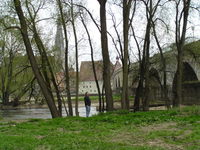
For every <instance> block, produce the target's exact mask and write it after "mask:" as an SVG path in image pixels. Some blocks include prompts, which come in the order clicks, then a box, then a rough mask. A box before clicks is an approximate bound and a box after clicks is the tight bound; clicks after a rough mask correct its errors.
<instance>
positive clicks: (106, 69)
mask: <svg viewBox="0 0 200 150" xmlns="http://www.w3.org/2000/svg"><path fill="white" fill-rule="evenodd" d="M98 2H99V4H100V23H101V47H102V56H103V81H104V86H105V97H106V104H107V105H106V108H107V111H112V110H113V97H112V89H111V83H110V81H111V74H110V70H111V69H110V68H111V67H110V57H109V52H108V38H107V25H106V24H107V23H106V2H107V0H98Z"/></svg>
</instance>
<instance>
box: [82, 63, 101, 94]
mask: <svg viewBox="0 0 200 150" xmlns="http://www.w3.org/2000/svg"><path fill="white" fill-rule="evenodd" d="M94 63H95V69H96V74H97V80H98V83H99V87H100V90H101V91H102V87H103V77H102V75H103V61H95V62H94ZM79 75H80V80H79V81H80V82H79V94H84V93H85V92H88V93H90V94H97V93H98V91H97V86H96V82H95V78H94V72H93V68H92V61H82V62H81V67H80V74H79Z"/></svg>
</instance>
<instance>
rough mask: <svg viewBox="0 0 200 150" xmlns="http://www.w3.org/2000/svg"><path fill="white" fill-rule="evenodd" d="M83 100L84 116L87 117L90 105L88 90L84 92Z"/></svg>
mask: <svg viewBox="0 0 200 150" xmlns="http://www.w3.org/2000/svg"><path fill="white" fill-rule="evenodd" d="M84 101H85V108H86V117H89V115H90V107H91V100H90V97H89V95H88V92H86V93H85V97H84Z"/></svg>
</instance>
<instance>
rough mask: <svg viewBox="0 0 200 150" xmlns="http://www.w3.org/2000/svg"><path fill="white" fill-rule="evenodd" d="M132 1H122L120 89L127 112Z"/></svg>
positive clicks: (123, 107)
mask: <svg viewBox="0 0 200 150" xmlns="http://www.w3.org/2000/svg"><path fill="white" fill-rule="evenodd" d="M131 3H132V0H124V1H123V36H124V51H123V52H124V54H123V56H124V59H123V87H122V97H121V101H122V109H127V110H129V98H128V97H129V96H128V43H129V39H128V36H129V34H128V33H129V14H130V8H131Z"/></svg>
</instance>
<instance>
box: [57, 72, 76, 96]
mask: <svg viewBox="0 0 200 150" xmlns="http://www.w3.org/2000/svg"><path fill="white" fill-rule="evenodd" d="M56 80H57V84H58V86H59V89H60V91H61V92H64V91H66V90H65V89H66V83H65V73H64V72H58V73H56ZM69 82H70V92H71V94H72V95H74V94H75V92H76V90H75V85H76V72H75V71H74V69H73V68H70V69H69Z"/></svg>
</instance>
